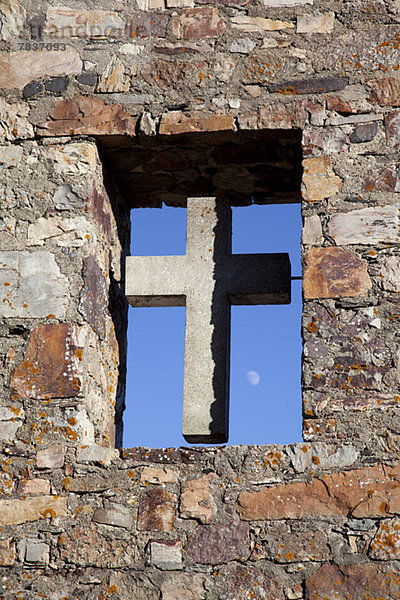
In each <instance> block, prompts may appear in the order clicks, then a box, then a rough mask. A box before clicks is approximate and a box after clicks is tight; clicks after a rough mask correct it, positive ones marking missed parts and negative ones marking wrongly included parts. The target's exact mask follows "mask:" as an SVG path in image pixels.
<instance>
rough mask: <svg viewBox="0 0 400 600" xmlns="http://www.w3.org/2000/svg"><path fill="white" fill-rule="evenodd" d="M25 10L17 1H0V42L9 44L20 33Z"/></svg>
mask: <svg viewBox="0 0 400 600" xmlns="http://www.w3.org/2000/svg"><path fill="white" fill-rule="evenodd" d="M25 18H26V10H25V8H24V7H23V6H22V4H21V3H20V2H18V0H0V40H4V41H5V42H10V41H11V40H14V38H15V37H18V36H19V34H20V33H21V31H22V29H23V27H24V22H25Z"/></svg>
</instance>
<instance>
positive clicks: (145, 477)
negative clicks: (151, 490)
mask: <svg viewBox="0 0 400 600" xmlns="http://www.w3.org/2000/svg"><path fill="white" fill-rule="evenodd" d="M140 481H141V482H142V483H152V484H158V485H161V484H163V483H178V473H177V472H176V471H173V470H172V469H168V468H166V467H143V470H142V473H141V475H140Z"/></svg>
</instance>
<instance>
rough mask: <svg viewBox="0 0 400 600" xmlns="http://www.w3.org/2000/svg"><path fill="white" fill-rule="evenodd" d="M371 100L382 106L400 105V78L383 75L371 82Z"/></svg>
mask: <svg viewBox="0 0 400 600" xmlns="http://www.w3.org/2000/svg"><path fill="white" fill-rule="evenodd" d="M370 86H371V92H370V95H369V100H370V102H372V103H373V104H379V105H380V106H400V79H395V78H394V77H383V78H381V79H375V80H374V81H371V82H370Z"/></svg>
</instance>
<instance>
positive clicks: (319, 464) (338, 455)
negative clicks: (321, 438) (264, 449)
mask: <svg viewBox="0 0 400 600" xmlns="http://www.w3.org/2000/svg"><path fill="white" fill-rule="evenodd" d="M286 452H287V455H288V456H289V458H290V462H291V463H292V465H293V468H294V470H295V471H296V472H297V473H304V471H306V470H308V469H311V470H315V469H343V468H345V467H350V466H351V465H353V464H354V463H355V462H356V460H357V458H358V456H359V453H358V451H357V450H356V449H355V448H354V446H352V445H350V444H348V445H343V446H341V447H340V448H336V447H335V446H333V445H331V444H324V443H322V442H314V444H312V445H311V444H305V443H299V444H293V445H291V446H288V447H287V450H286Z"/></svg>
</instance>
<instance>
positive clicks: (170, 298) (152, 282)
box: [125, 256, 186, 306]
mask: <svg viewBox="0 0 400 600" xmlns="http://www.w3.org/2000/svg"><path fill="white" fill-rule="evenodd" d="M185 261H186V257H185V256H127V258H126V283H125V294H126V297H127V300H128V302H129V304H131V306H185V303H186V295H185V276H184V273H185Z"/></svg>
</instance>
